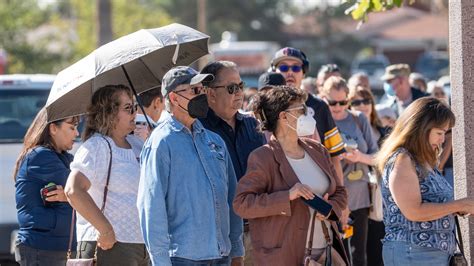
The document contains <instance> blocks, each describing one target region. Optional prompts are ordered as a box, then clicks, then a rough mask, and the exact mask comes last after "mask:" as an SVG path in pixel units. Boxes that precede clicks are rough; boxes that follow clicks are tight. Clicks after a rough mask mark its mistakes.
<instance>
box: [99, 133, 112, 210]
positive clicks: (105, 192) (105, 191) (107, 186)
mask: <svg viewBox="0 0 474 266" xmlns="http://www.w3.org/2000/svg"><path fill="white" fill-rule="evenodd" d="M102 138H103V139H104V140H105V142H106V143H107V146H109V155H110V156H109V168H108V170H107V179H106V181H105V187H104V197H103V198H104V199H103V201H102V207H101V208H100V211H101V212H102V213H103V212H104V210H105V202H106V201H107V193H108V192H109V181H110V171H111V170H112V147H111V146H110V143H109V141H108V140H107V139H106V138H105V137H104V136H102Z"/></svg>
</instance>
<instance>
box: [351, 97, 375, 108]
mask: <svg viewBox="0 0 474 266" xmlns="http://www.w3.org/2000/svg"><path fill="white" fill-rule="evenodd" d="M362 104H363V105H369V104H372V100H370V99H362V100H353V101H352V102H351V106H360V105H362Z"/></svg>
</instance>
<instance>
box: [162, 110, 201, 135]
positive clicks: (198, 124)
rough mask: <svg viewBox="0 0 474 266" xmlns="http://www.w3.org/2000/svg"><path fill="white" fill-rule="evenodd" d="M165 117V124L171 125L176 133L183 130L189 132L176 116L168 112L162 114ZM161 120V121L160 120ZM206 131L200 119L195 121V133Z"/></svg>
mask: <svg viewBox="0 0 474 266" xmlns="http://www.w3.org/2000/svg"><path fill="white" fill-rule="evenodd" d="M161 116H163V120H162V121H163V122H165V123H167V124H169V125H170V126H171V128H172V129H173V130H174V131H182V130H183V129H186V130H188V128H187V127H185V126H184V124H183V123H181V122H180V121H178V120H177V119H176V118H175V117H174V116H172V115H171V114H170V113H169V112H168V111H166V112H163V113H162V114H161ZM160 120H161V119H160ZM203 130H204V127H203V126H202V124H201V122H200V121H199V120H198V119H195V120H194V123H193V133H201V132H202V131H203Z"/></svg>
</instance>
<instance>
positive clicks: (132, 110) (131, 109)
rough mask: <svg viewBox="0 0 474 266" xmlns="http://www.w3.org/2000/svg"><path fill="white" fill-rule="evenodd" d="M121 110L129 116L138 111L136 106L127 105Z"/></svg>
mask: <svg viewBox="0 0 474 266" xmlns="http://www.w3.org/2000/svg"><path fill="white" fill-rule="evenodd" d="M123 110H124V111H125V112H127V113H129V114H131V115H133V114H134V113H135V112H136V111H137V110H138V104H137V103H134V104H128V105H127V106H125V107H124V108H123Z"/></svg>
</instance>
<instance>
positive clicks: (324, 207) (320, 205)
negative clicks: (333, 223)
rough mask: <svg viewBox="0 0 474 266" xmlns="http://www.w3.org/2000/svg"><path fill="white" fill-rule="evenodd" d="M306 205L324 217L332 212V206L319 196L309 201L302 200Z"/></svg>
mask: <svg viewBox="0 0 474 266" xmlns="http://www.w3.org/2000/svg"><path fill="white" fill-rule="evenodd" d="M302 199H303V201H304V203H306V204H307V205H308V206H310V207H311V208H313V209H314V210H315V211H317V212H318V213H320V214H322V215H323V216H328V215H329V214H330V213H331V211H332V205H331V204H329V203H328V202H326V201H325V200H323V199H322V198H320V197H319V196H318V195H314V198H313V199H310V200H307V199H305V198H302Z"/></svg>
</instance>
